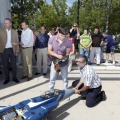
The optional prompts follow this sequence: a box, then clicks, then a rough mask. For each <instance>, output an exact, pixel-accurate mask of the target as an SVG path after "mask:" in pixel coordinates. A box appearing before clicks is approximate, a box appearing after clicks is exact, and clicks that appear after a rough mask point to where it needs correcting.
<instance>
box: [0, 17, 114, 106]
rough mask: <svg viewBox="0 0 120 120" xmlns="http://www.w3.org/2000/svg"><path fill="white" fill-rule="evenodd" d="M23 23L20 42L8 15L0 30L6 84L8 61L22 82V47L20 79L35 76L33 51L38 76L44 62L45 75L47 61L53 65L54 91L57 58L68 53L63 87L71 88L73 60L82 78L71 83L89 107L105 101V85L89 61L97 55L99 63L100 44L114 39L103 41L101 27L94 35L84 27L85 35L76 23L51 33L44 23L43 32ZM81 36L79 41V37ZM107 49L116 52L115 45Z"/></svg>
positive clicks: (50, 87)
mask: <svg viewBox="0 0 120 120" xmlns="http://www.w3.org/2000/svg"><path fill="white" fill-rule="evenodd" d="M21 26H22V29H23V30H22V33H21V39H20V40H19V41H18V34H17V31H15V30H13V29H12V28H11V20H10V19H9V18H6V19H5V21H4V28H3V29H0V53H1V55H2V61H3V69H4V73H5V81H4V84H7V83H8V82H9V81H10V77H9V66H8V64H9V61H10V62H11V67H12V75H13V78H12V80H13V81H15V82H16V83H19V80H18V79H17V66H16V56H18V54H19V48H21V55H22V65H23V76H22V77H21V79H26V78H27V81H30V80H32V78H33V74H32V55H33V51H34V53H35V54H36V61H37V64H36V66H37V71H36V73H35V75H39V74H41V72H42V63H43V72H42V73H43V75H44V76H45V75H46V74H47V66H48V61H49V62H50V64H51V68H50V81H49V91H50V92H51V94H52V92H54V86H55V80H56V78H57V74H58V71H56V69H55V67H56V66H55V63H54V60H56V59H63V58H64V56H66V55H69V59H67V60H65V61H64V62H63V63H62V64H60V65H59V66H58V67H59V71H60V72H61V76H62V80H63V86H64V87H63V88H64V89H67V88H68V79H67V76H68V72H69V71H71V68H72V61H73V59H74V60H75V62H76V63H77V65H78V66H79V69H80V74H81V79H80V80H76V81H74V82H73V84H72V86H73V87H74V88H75V93H77V94H81V95H83V96H85V98H86V105H87V106H88V107H93V106H95V105H96V104H98V103H99V102H100V101H102V100H106V95H105V92H104V91H101V88H102V84H101V80H100V78H99V76H98V75H97V73H96V72H95V71H94V70H93V69H92V67H91V66H89V65H88V64H87V63H88V61H90V63H93V62H94V58H95V57H96V64H97V65H99V64H100V52H101V48H100V47H101V45H103V44H106V45H107V46H110V44H109V42H111V40H107V41H106V42H105V43H104V42H103V35H102V34H100V33H99V29H98V28H95V29H94V32H93V33H92V34H91V35H90V34H88V30H87V29H84V32H83V35H81V36H80V33H79V30H78V27H77V24H74V25H73V27H72V28H71V30H69V29H68V28H67V27H66V26H60V27H59V28H57V30H55V29H51V31H50V32H49V34H47V33H46V27H45V26H41V28H40V33H37V32H36V31H35V28H32V29H30V28H29V24H28V22H27V21H26V20H24V21H22V23H21ZM104 36H105V37H106V38H107V39H110V38H109V37H110V36H108V35H106V34H105V35H104ZM79 38H80V42H78V40H77V39H79ZM111 44H112V43H111ZM112 45H113V44H112ZM77 47H78V48H79V54H80V55H79V57H77V58H76V59H75V57H74V56H75V55H74V54H75V53H76V52H77V50H76V49H77ZM106 51H107V52H108V53H109V52H112V53H113V46H110V48H109V49H108V48H107V50H106ZM89 54H90V57H89ZM48 58H49V59H48Z"/></svg>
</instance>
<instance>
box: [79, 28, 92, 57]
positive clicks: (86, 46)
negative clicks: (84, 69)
mask: <svg viewBox="0 0 120 120" xmlns="http://www.w3.org/2000/svg"><path fill="white" fill-rule="evenodd" d="M91 44H92V40H91V36H90V35H89V34H88V30H87V29H84V31H83V34H82V35H81V36H80V44H79V54H80V55H85V56H86V57H87V58H89V54H90V46H91Z"/></svg>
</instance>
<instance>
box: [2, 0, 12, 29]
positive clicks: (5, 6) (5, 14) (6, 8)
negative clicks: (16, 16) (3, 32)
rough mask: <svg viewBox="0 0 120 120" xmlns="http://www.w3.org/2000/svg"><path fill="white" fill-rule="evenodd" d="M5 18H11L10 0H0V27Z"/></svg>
mask: <svg viewBox="0 0 120 120" xmlns="http://www.w3.org/2000/svg"><path fill="white" fill-rule="evenodd" d="M5 18H11V3H10V0H0V28H1V27H3V25H4V19H5Z"/></svg>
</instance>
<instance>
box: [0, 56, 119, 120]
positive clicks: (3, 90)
mask: <svg viewBox="0 0 120 120" xmlns="http://www.w3.org/2000/svg"><path fill="white" fill-rule="evenodd" d="M116 60H117V62H118V63H117V65H116V66H113V65H111V64H109V65H107V66H106V65H104V64H102V65H101V66H95V65H94V66H93V67H94V68H95V69H96V71H97V73H98V74H99V76H100V78H101V80H102V84H103V89H104V90H105V91H106V94H107V101H105V102H101V103H100V104H99V105H97V106H96V107H94V108H87V107H86V106H85V100H81V99H80V96H79V95H73V96H71V97H70V101H68V100H64V101H63V102H61V103H60V105H59V106H58V107H57V108H56V109H55V110H54V111H53V112H52V113H50V114H49V117H48V120H119V119H120V92H119V91H120V54H116ZM33 69H34V70H33V71H34V72H35V70H36V68H35V67H33ZM21 74H22V69H21V67H19V69H18V78H20V77H21ZM79 77H80V75H79V70H77V67H76V66H74V67H73V71H72V72H71V73H69V75H68V79H69V86H70V85H71V83H72V82H73V80H75V79H79ZM3 81H4V80H3V76H2V75H0V105H1V106H4V105H5V106H7V105H13V104H15V103H18V102H20V101H22V100H25V99H28V98H32V97H35V96H39V95H40V94H41V93H43V92H44V91H46V90H47V89H48V82H49V74H48V75H47V76H46V77H43V76H42V75H40V76H37V77H36V78H34V79H33V80H32V81H30V82H26V80H20V81H21V82H20V83H19V84H16V83H14V82H13V81H11V82H10V83H9V84H7V85H3V84H2V83H3ZM55 88H57V89H62V88H63V83H62V80H61V77H60V76H59V77H58V79H57V80H56V86H55Z"/></svg>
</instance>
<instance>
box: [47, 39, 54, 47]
mask: <svg viewBox="0 0 120 120" xmlns="http://www.w3.org/2000/svg"><path fill="white" fill-rule="evenodd" d="M52 44H53V39H52V37H50V38H49V41H48V45H51V46H52Z"/></svg>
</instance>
